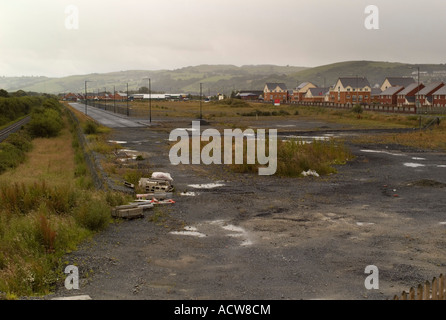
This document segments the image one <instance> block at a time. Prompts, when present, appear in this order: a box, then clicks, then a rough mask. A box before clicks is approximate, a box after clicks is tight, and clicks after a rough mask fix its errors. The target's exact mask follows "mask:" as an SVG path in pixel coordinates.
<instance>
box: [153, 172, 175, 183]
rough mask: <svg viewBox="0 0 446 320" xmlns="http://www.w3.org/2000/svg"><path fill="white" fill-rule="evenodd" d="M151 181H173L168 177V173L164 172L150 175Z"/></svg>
mask: <svg viewBox="0 0 446 320" xmlns="http://www.w3.org/2000/svg"><path fill="white" fill-rule="evenodd" d="M152 179H158V180H169V181H173V179H172V177H171V176H170V173H166V172H154V173H152Z"/></svg>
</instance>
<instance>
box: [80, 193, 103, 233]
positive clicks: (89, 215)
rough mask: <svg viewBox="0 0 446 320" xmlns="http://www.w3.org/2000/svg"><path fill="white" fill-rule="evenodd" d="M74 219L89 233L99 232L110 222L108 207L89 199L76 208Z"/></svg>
mask: <svg viewBox="0 0 446 320" xmlns="http://www.w3.org/2000/svg"><path fill="white" fill-rule="evenodd" d="M74 218H75V220H76V222H77V223H78V224H79V225H80V226H82V227H84V228H86V229H88V230H91V231H100V230H103V229H105V227H107V225H108V223H109V222H110V219H111V214H110V207H109V206H108V205H107V204H105V203H103V202H101V201H95V200H93V199H89V200H86V201H84V202H83V203H82V204H81V205H80V206H79V207H77V208H76V210H75V212H74Z"/></svg>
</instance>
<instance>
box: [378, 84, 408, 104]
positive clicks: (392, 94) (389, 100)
mask: <svg viewBox="0 0 446 320" xmlns="http://www.w3.org/2000/svg"><path fill="white" fill-rule="evenodd" d="M403 90H404V87H402V86H395V87H389V88H387V89H386V90H384V91H383V92H381V94H380V95H379V103H380V104H382V105H391V106H396V104H397V98H398V93H400V92H401V91H403Z"/></svg>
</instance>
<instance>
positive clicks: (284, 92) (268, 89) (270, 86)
mask: <svg viewBox="0 0 446 320" xmlns="http://www.w3.org/2000/svg"><path fill="white" fill-rule="evenodd" d="M263 98H264V101H271V102H274V101H276V100H280V102H282V103H287V102H288V89H287V86H286V84H285V83H267V84H266V85H265V88H264V89H263Z"/></svg>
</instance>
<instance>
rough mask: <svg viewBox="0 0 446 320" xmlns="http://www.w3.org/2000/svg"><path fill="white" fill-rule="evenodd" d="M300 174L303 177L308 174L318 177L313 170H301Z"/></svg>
mask: <svg viewBox="0 0 446 320" xmlns="http://www.w3.org/2000/svg"><path fill="white" fill-rule="evenodd" d="M301 175H303V176H304V177H308V176H315V177H319V174H318V173H317V172H316V171H314V170H308V171H302V173H301Z"/></svg>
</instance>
